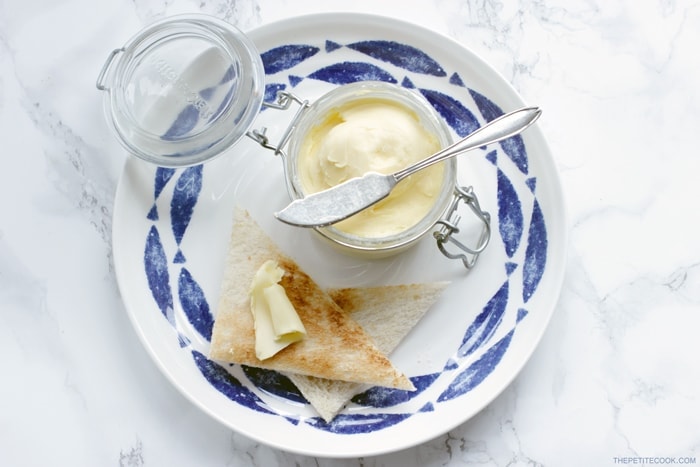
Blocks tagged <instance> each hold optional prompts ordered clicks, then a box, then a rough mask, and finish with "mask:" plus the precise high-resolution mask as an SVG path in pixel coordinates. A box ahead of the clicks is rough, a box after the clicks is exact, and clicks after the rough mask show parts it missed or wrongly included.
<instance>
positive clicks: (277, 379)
mask: <svg viewBox="0 0 700 467" xmlns="http://www.w3.org/2000/svg"><path fill="white" fill-rule="evenodd" d="M243 373H245V375H246V377H248V379H249V380H250V382H251V383H253V384H254V385H255V386H256V387H259V388H260V389H262V390H263V391H265V392H268V393H270V394H274V395H275V396H278V397H282V398H284V399H287V400H289V401H291V402H296V403H298V404H308V401H307V400H306V399H305V398H304V396H303V395H302V394H301V392H299V389H297V387H296V386H295V385H294V383H292V381H291V380H290V379H289V378H287V377H286V376H284V375H283V374H282V373H278V372H277V371H272V370H265V369H263V368H255V367H251V366H245V365H244V366H243Z"/></svg>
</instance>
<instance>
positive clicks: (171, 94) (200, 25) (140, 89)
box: [97, 15, 264, 167]
mask: <svg viewBox="0 0 700 467" xmlns="http://www.w3.org/2000/svg"><path fill="white" fill-rule="evenodd" d="M97 88H98V89H100V90H102V91H105V95H104V110H105V115H106V118H107V121H108V122H109V124H110V126H111V127H112V129H113V130H114V132H115V134H116V136H117V138H118V140H119V141H120V142H121V143H122V145H123V146H124V147H125V148H126V149H127V150H128V151H129V152H130V153H132V154H134V155H135V156H138V157H140V158H141V159H144V160H146V161H149V162H152V163H155V164H157V165H160V166H166V167H179V166H188V165H193V164H197V163H201V162H204V161H207V160H209V159H211V158H213V157H215V156H217V155H219V154H221V153H222V152H224V151H225V150H226V149H228V148H229V147H231V146H232V145H233V144H234V143H236V142H237V141H238V140H239V139H240V138H241V137H242V136H243V135H244V134H245V133H246V132H247V131H248V129H249V127H250V126H251V125H252V123H253V120H254V119H255V117H256V116H257V115H258V113H259V111H260V106H261V104H262V99H263V95H264V69H263V64H262V60H261V58H260V55H259V53H258V52H257V50H256V49H255V46H254V45H253V43H252V41H250V39H248V38H247V37H246V36H245V35H244V34H243V33H242V32H241V31H239V30H238V29H236V28H235V27H234V26H232V25H230V24H229V23H227V22H225V21H222V20H219V19H217V18H213V17H210V16H206V15H180V16H174V17H170V18H167V19H164V20H161V21H158V22H156V23H153V24H151V25H150V26H148V27H146V28H145V29H143V30H142V31H140V32H139V33H138V34H136V35H135V36H134V37H132V38H131V39H130V40H129V41H128V42H127V43H126V44H125V45H124V46H123V47H121V48H119V49H116V50H114V51H113V52H112V53H111V55H110V56H109V58H108V59H107V61H106V63H105V65H104V67H103V69H102V71H101V73H100V75H99V77H98V79H97Z"/></svg>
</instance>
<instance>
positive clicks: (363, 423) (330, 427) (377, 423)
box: [306, 413, 412, 435]
mask: <svg viewBox="0 0 700 467" xmlns="http://www.w3.org/2000/svg"><path fill="white" fill-rule="evenodd" d="M411 415H412V414H352V415H348V414H342V413H341V414H340V415H338V416H337V417H335V418H334V419H333V420H332V421H331V422H330V423H326V422H325V421H324V420H323V419H321V418H312V419H310V420H307V422H306V423H307V424H309V425H311V426H313V427H315V428H318V429H320V430H323V431H328V432H330V433H336V434H341V435H354V434H359V433H371V432H373V431H378V430H383V429H385V428H388V427H390V426H392V425H396V424H397V423H400V422H402V421H404V420H405V419H407V418H408V417H410V416H411Z"/></svg>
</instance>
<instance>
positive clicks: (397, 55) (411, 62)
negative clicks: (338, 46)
mask: <svg viewBox="0 0 700 467" xmlns="http://www.w3.org/2000/svg"><path fill="white" fill-rule="evenodd" d="M348 48H350V49H353V50H357V51H358V52H362V53H363V54H366V55H369V56H370V57H372V58H376V59H377V60H381V61H384V62H388V63H391V64H392V65H395V66H398V67H400V68H403V69H406V70H408V71H412V72H414V73H420V74H424V75H433V76H446V75H447V73H445V70H443V69H442V67H441V66H440V64H439V63H437V62H436V61H435V60H433V59H432V58H430V56H428V55H427V54H425V53H423V52H422V51H421V50H419V49H416V48H415V47H412V46H410V45H406V44H401V43H399V42H394V41H362V42H355V43H354V44H349V45H348Z"/></svg>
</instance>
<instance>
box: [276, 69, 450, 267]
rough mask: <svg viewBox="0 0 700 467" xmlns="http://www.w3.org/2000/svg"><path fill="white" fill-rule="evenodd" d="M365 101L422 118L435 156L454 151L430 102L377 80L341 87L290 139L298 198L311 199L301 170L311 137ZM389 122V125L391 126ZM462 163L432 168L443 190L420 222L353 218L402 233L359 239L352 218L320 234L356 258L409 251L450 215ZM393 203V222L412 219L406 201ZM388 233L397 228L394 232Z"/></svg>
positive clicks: (289, 167)
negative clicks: (351, 225) (383, 224)
mask: <svg viewBox="0 0 700 467" xmlns="http://www.w3.org/2000/svg"><path fill="white" fill-rule="evenodd" d="M365 102H370V103H376V104H377V105H383V103H386V105H390V106H397V107H398V108H400V109H402V110H403V111H405V112H407V113H408V114H410V115H411V116H412V117H413V118H415V119H417V122H418V126H419V127H420V128H422V129H423V130H424V132H425V133H426V135H425V136H426V138H432V139H434V141H435V143H436V145H435V147H434V151H432V152H437V151H438V150H440V149H442V148H444V147H446V146H449V145H450V144H451V142H452V138H451V135H450V132H449V129H448V127H447V125H446V124H445V123H444V121H443V120H442V119H441V118H440V117H439V116H438V115H437V113H436V112H435V110H434V109H433V107H432V106H431V105H430V104H429V103H428V101H427V100H425V99H424V98H423V96H422V95H420V94H419V93H418V92H416V91H413V90H411V89H407V88H403V87H400V86H397V85H393V84H389V83H384V82H371V81H364V82H358V83H353V84H348V85H344V86H340V87H337V88H335V89H334V90H332V91H330V92H328V93H327V94H325V95H323V96H322V97H321V98H319V99H318V100H317V101H315V102H314V103H313V104H312V105H310V106H309V108H308V109H307V110H306V111H305V112H304V113H303V114H302V115H301V116H300V118H299V120H298V121H297V123H296V128H295V131H294V133H293V134H292V135H291V137H290V140H289V152H288V157H287V158H286V160H285V164H286V178H287V186H288V191H289V194H290V196H291V197H292V198H293V199H298V198H302V197H304V196H305V195H306V194H307V193H306V191H305V190H304V180H303V176H302V170H301V169H302V164H303V163H304V158H303V157H302V154H303V152H304V151H305V150H306V148H305V146H308V144H307V139H308V138H309V137H310V134H311V133H312V132H314V131H317V130H318V128H319V126H320V125H323V124H324V122H325V121H326V120H327V119H329V118H330V119H333V118H336V117H334V115H333V114H334V113H335V112H338V111H339V110H340V109H343V108H344V107H348V106H353V105H356V104H357V105H362V104H363V103H365ZM386 123H387V122H383V124H385V125H386ZM389 123H391V122H389ZM383 129H384V128H383V126H379V127H378V128H376V129H372V130H370V132H371V131H376V130H380V131H381V130H383ZM351 136H352V135H351ZM365 137H367V134H357V136H356V138H365ZM355 143H357V144H358V145H361V144H363V143H364V141H355ZM351 144H352V143H351ZM392 149H394V148H389V152H391V150H392ZM396 149H398V148H396ZM432 152H428V153H426V154H419V155H418V156H419V157H418V159H416V160H415V161H411V162H416V161H417V160H419V159H423V158H425V157H427V156H429V155H430V154H431V153H432ZM456 164H457V161H456V159H454V158H453V159H450V160H447V161H445V162H443V163H441V164H440V165H439V166H435V167H433V168H431V169H428V170H433V169H434V170H435V171H436V174H435V175H437V176H438V177H439V188H438V189H437V192H436V193H435V195H434V196H432V197H431V199H430V202H431V203H432V206H430V207H429V209H428V210H427V212H425V213H424V214H423V215H421V216H419V217H418V218H417V219H401V220H399V221H397V220H396V219H393V220H391V221H389V220H387V217H388V216H381V215H378V217H374V213H373V212H372V213H370V212H369V211H368V212H366V213H359V214H356V215H355V216H353V217H356V216H361V215H364V217H365V218H364V219H362V220H361V222H362V223H372V222H393V223H395V224H400V225H403V226H404V227H402V228H401V229H399V230H398V231H397V230H396V229H395V228H394V229H393V230H394V231H393V232H391V233H389V234H387V235H383V234H379V235H377V234H376V233H373V234H369V235H363V234H358V233H357V229H353V228H349V227H346V225H347V223H348V222H353V220H354V219H352V218H351V219H350V220H349V221H344V222H341V223H338V224H335V225H331V226H328V227H322V228H317V229H316V231H317V232H318V233H319V234H320V235H321V237H322V238H324V239H326V240H329V241H330V242H331V244H332V245H334V246H337V247H340V248H341V249H342V250H345V251H350V252H352V253H355V254H361V255H369V256H371V257H382V256H388V255H392V254H396V253H399V252H401V251H404V250H405V249H406V248H408V247H410V246H411V245H413V244H414V243H415V242H416V241H418V240H419V239H420V238H422V237H423V235H424V234H425V233H427V232H428V231H429V230H430V229H431V228H432V227H433V226H434V225H435V223H436V222H437V221H438V219H440V217H441V216H442V215H443V214H444V212H445V209H446V208H447V206H448V205H449V203H450V200H451V199H452V193H453V190H454V186H455V179H456ZM400 168H403V167H398V168H397V170H398V169H400ZM315 169H316V168H315ZM424 174H425V173H418V174H416V175H418V176H421V175H424ZM357 175H361V174H357ZM402 183H404V184H405V183H410V180H406V181H404V182H402ZM307 185H308V182H307ZM400 188H401V186H400V185H399V186H397V187H396V188H395V189H394V192H393V193H392V195H394V194H396V192H397V191H399V190H400ZM406 194H407V193H402V195H406ZM397 199H398V198H397ZM387 202H389V203H391V204H392V205H393V206H391V207H390V208H387V209H396V210H397V213H391V214H393V216H392V218H395V217H396V214H398V215H399V216H403V215H409V214H412V213H410V212H409V211H410V209H409V208H410V207H409V206H407V205H406V202H404V201H402V200H401V201H399V202H391V201H390V200H387ZM376 206H380V207H379V209H378V210H382V207H381V205H380V204H378V205H376ZM366 214H370V215H366ZM381 218H383V219H384V220H382V219H381ZM400 221H404V222H400ZM356 224H357V223H356ZM372 227H374V226H372ZM379 227H381V226H379ZM392 227H393V226H392ZM372 230H373V231H379V230H382V229H378V228H373V229H372ZM388 230H392V229H391V228H388Z"/></svg>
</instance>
